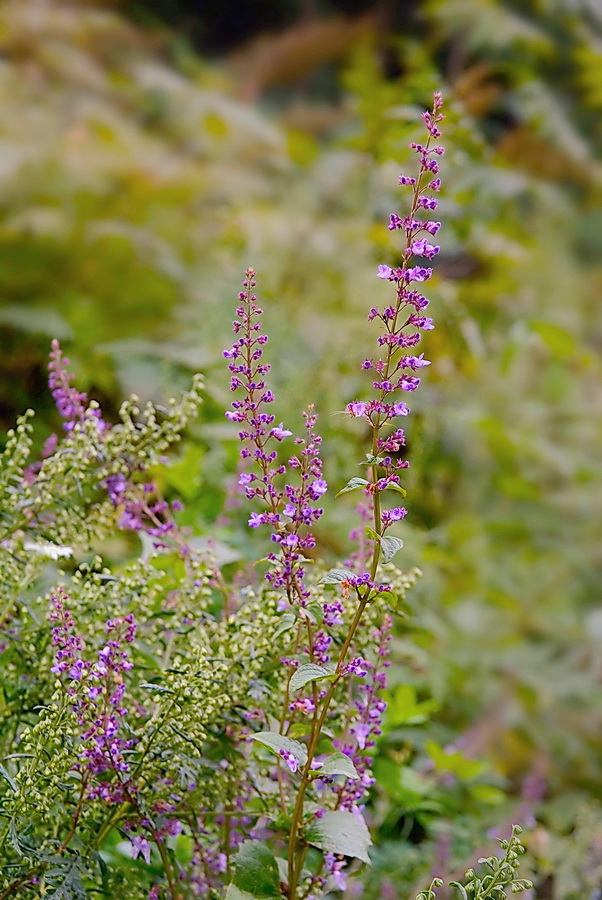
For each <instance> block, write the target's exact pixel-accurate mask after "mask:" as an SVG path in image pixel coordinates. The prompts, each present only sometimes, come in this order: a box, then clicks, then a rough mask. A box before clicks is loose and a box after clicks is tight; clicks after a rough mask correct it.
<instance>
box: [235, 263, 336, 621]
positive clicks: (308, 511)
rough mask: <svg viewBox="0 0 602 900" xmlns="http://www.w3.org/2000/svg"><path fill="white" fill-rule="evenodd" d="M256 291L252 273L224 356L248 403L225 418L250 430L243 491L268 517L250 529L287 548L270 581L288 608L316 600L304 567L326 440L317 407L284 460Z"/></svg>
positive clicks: (254, 520) (258, 516)
mask: <svg viewBox="0 0 602 900" xmlns="http://www.w3.org/2000/svg"><path fill="white" fill-rule="evenodd" d="M255 286H256V281H255V272H254V271H253V269H247V271H246V273H245V280H244V281H243V288H244V290H243V291H241V292H240V293H239V295H238V299H239V302H240V305H239V307H238V308H237V311H236V312H237V316H238V319H237V320H235V322H234V324H233V327H234V333H235V334H236V335H240V337H239V338H238V339H237V340H236V341H235V342H234V344H233V345H232V347H231V348H230V349H229V350H224V356H225V358H226V359H229V360H230V363H229V365H228V368H229V370H230V372H231V379H230V389H231V390H232V391H241V392H242V394H243V399H241V400H234V401H233V403H232V410H231V411H228V412H226V418H227V419H229V420H230V421H231V422H236V423H237V424H240V425H244V428H243V429H242V430H241V431H240V432H239V438H240V440H241V441H242V444H243V446H242V449H241V452H240V456H241V460H243V461H246V460H250V461H252V463H254V464H255V468H256V472H253V471H249V470H246V471H243V472H242V473H241V474H240V477H239V481H238V483H239V485H240V487H241V488H242V489H243V490H244V493H245V496H246V497H247V499H248V500H253V499H255V498H259V499H260V500H261V501H262V502H263V504H264V509H263V510H262V511H261V512H252V513H251V515H250V518H249V525H250V526H251V528H257V527H259V526H261V525H269V526H270V527H271V528H272V535H271V539H272V542H273V543H275V544H278V545H279V547H280V554H279V555H277V554H276V553H273V552H272V553H269V554H268V557H267V558H268V559H269V560H270V562H271V563H272V564H273V568H272V569H271V570H270V571H269V572H268V573H267V575H266V578H267V579H268V581H270V583H271V584H272V586H273V587H274V588H278V589H280V588H281V589H283V590H284V591H285V593H286V594H287V596H288V599H289V602H292V601H293V600H294V599H296V600H297V601H299V602H301V603H302V604H304V603H306V602H307V598H308V596H309V595H308V591H307V589H306V588H305V586H304V583H303V578H304V574H305V573H304V569H303V566H302V561H303V559H304V557H305V553H306V552H307V551H308V550H311V549H312V548H313V547H314V546H315V538H314V536H313V534H312V533H311V531H310V530H309V529H310V527H311V526H312V525H313V523H315V522H316V521H317V520H318V519H319V518H320V516H321V515H322V513H323V510H322V509H321V508H320V507H317V506H315V504H316V502H317V501H319V499H320V498H321V497H322V495H323V494H325V493H326V491H327V490H328V485H327V483H326V481H325V480H324V478H323V477H322V461H321V459H320V444H321V441H322V439H321V438H320V437H319V435H317V434H316V432H315V425H316V420H317V417H316V415H315V413H314V410H313V407H311V406H310V408H309V410H308V411H307V412H305V413H304V414H303V415H304V419H305V430H306V436H305V437H304V438H296V439H295V445H296V446H297V447H298V448H299V449H298V452H297V453H296V454H295V455H293V456H291V457H290V458H289V460H288V468H287V465H285V464H283V463H282V462H280V461H279V459H278V452H277V450H276V445H277V444H279V443H280V442H281V441H283V440H284V439H285V438H287V437H291V436H292V432H291V431H288V430H287V429H286V428H284V425H283V423H282V422H281V423H280V424H279V425H275V424H274V423H275V416H274V415H273V414H272V413H270V412H268V411H267V410H268V408H269V404H271V403H273V402H274V394H273V393H272V391H271V390H269V388H268V387H267V385H266V381H265V376H266V375H267V373H268V372H269V371H270V366H269V364H267V363H265V362H263V359H262V358H263V347H264V346H265V344H266V343H267V340H268V338H267V336H266V335H265V334H263V333H262V331H261V323H260V321H259V317H260V316H261V314H262V310H261V309H260V308H259V307H258V306H257V295H256V294H255V293H253V289H254V288H255ZM287 471H295V472H297V474H298V482H299V483H298V485H296V486H295V485H292V484H285V485H284V486H281V485H280V480H281V479H282V476H284V475H285V474H286V473H287Z"/></svg>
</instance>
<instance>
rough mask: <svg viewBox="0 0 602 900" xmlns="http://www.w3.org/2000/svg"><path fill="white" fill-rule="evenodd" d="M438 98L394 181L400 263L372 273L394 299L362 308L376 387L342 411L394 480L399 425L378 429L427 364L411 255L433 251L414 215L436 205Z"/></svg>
mask: <svg viewBox="0 0 602 900" xmlns="http://www.w3.org/2000/svg"><path fill="white" fill-rule="evenodd" d="M442 103H443V101H442V97H441V94H439V93H436V94H435V95H434V101H433V108H432V111H431V112H425V113H424V122H425V125H426V129H427V133H428V134H427V140H426V142H425V144H416V143H412V144H411V145H410V146H411V147H412V149H413V150H414V151H415V152H416V153H417V154H418V156H419V159H420V168H419V172H418V176H417V177H413V176H409V175H401V176H400V178H399V183H400V184H401V185H404V186H407V187H409V189H410V190H411V191H412V204H411V209H410V213H409V215H407V216H399V215H397V214H392V215H391V217H390V221H389V229H390V230H391V231H397V230H400V231H402V232H403V233H404V234H405V237H406V246H405V249H404V251H403V254H402V260H401V265H400V266H398V267H395V268H393V267H391V266H388V265H380V266H379V267H378V277H379V278H381V279H384V280H385V281H390V282H392V283H393V284H395V286H396V291H397V298H396V302H395V303H394V304H392V305H390V306H386V307H385V308H384V309H379V308H377V307H372V308H371V309H370V312H369V314H368V320H369V321H372V320H374V319H377V320H379V321H380V322H381V324H382V326H383V331H382V333H381V334H380V336H379V337H378V345H379V347H380V348H381V353H382V356H381V357H379V358H373V359H366V360H365V361H364V363H363V365H362V368H363V369H365V370H368V371H371V372H372V373H373V377H374V380H373V382H372V386H373V388H374V390H375V391H376V392H377V399H374V400H369V401H359V400H354V401H352V402H351V403H349V404H348V406H347V411H348V412H349V414H350V415H351V416H352V417H353V418H364V419H366V420H367V421H368V423H369V424H370V427H371V429H372V430H373V431H374V433H375V445H374V450H375V458H376V459H377V460H378V465H380V466H382V468H383V469H384V470H385V479H387V481H388V483H397V476H396V475H395V472H396V471H397V470H398V469H402V468H407V466H408V463H407V461H405V460H400V459H399V458H397V457H395V456H394V455H393V454H396V453H398V452H399V450H400V449H401V448H402V447H403V446H404V444H405V435H404V432H403V430H402V429H400V428H397V429H396V430H395V431H394V432H393V433H391V434H389V435H388V436H381V434H380V429H381V428H382V427H383V426H384V425H387V424H393V422H394V420H395V419H396V418H398V417H399V416H407V415H408V413H409V411H410V410H409V408H408V405H407V404H406V402H405V401H403V400H400V399H399V393H398V392H400V391H401V392H403V393H404V394H408V393H412V392H413V391H415V390H416V388H417V387H418V386H419V384H420V378H419V377H418V375H417V374H416V373H417V372H418V371H419V370H420V369H422V368H424V367H425V366H429V365H430V361H429V360H428V359H425V358H424V354H423V353H420V354H419V355H416V354H415V352H414V348H415V347H416V346H417V345H418V344H419V343H420V339H421V331H430V330H431V329H433V328H434V324H433V320H432V319H431V318H430V317H429V316H425V315H423V313H424V310H425V309H426V308H427V306H428V303H429V301H428V299H427V298H426V297H425V296H424V295H423V294H422V293H421V292H420V290H419V289H418V288H417V287H416V285H418V284H422V283H424V282H426V281H428V280H429V279H430V278H431V276H432V274H433V270H432V268H430V267H428V266H423V265H422V264H420V263H418V264H417V263H416V260H426V261H427V262H430V261H432V260H433V259H434V258H435V256H436V255H437V254H438V252H439V247H438V246H436V245H435V244H432V243H430V241H429V239H428V238H427V237H424V236H423V235H424V234H425V233H426V234H427V235H430V236H434V235H436V234H437V232H438V231H439V228H440V227H441V223H440V222H436V221H434V220H431V219H420V218H417V216H418V215H419V214H420V212H421V211H426V212H427V213H429V212H432V211H434V210H436V209H437V199H436V198H435V197H433V196H432V194H433V193H436V192H437V191H438V190H439V189H440V187H441V179H440V178H439V177H438V174H439V162H438V157H440V156H442V155H443V153H444V148H443V147H441V146H439V145H437V144H436V143H434V142H435V141H436V140H437V139H438V138H439V137H440V136H441V131H440V129H439V127H438V123H439V122H440V121H441V119H443V115H442V114H441V112H440V109H441V106H442ZM396 395H397V396H396ZM376 487H377V489H378V490H379V491H381V490H383V485H380V484H379V485H377V486H376ZM384 487H386V484H385V485H384ZM405 514H406V511H405V509H403V508H399V509H396V510H390V511H389V513H388V514H387V516H384V517H383V522H382V524H383V526H384V527H388V526H389V525H390V524H391V523H392V522H393V521H400V520H401V519H402V518H403V517H404V516H405Z"/></svg>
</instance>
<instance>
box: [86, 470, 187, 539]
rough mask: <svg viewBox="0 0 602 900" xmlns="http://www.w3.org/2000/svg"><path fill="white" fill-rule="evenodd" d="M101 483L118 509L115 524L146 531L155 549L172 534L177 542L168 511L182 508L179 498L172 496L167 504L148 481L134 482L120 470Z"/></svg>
mask: <svg viewBox="0 0 602 900" xmlns="http://www.w3.org/2000/svg"><path fill="white" fill-rule="evenodd" d="M104 485H105V488H106V490H107V493H108V495H109V498H110V500H111V502H112V503H113V505H114V506H115V507H116V508H120V509H121V516H120V519H119V524H120V525H121V527H122V528H124V529H125V530H126V531H136V532H138V533H140V534H142V533H144V534H148V535H149V536H150V537H151V538H152V540H153V546H154V547H155V549H165V548H166V547H167V546H168V545H167V542H166V539H167V538H168V537H176V542H179V541H178V540H177V537H178V536H176V531H177V528H176V523H175V521H174V519H173V516H172V513H173V512H176V511H179V510H181V509H182V508H183V507H182V503H181V502H180V500H177V499H176V500H174V501H172V503H171V505H170V504H169V503H168V502H167V501H166V500H165V499H164V498H163V497H162V496H161V494H160V493H159V492H158V490H157V487H156V486H155V485H154V484H153V482H152V481H148V482H145V483H144V484H143V485H139V484H135V483H133V482H132V481H130V480H129V479H128V478H127V477H126V475H124V474H123V472H118V473H117V474H116V475H109V476H108V477H107V478H106V479H105V482H104Z"/></svg>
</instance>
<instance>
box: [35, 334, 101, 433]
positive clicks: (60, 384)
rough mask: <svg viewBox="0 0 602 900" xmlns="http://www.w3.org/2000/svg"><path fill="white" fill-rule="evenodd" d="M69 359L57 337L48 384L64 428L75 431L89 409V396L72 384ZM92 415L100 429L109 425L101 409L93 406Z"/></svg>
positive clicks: (52, 349)
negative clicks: (64, 354) (68, 367)
mask: <svg viewBox="0 0 602 900" xmlns="http://www.w3.org/2000/svg"><path fill="white" fill-rule="evenodd" d="M68 365H69V360H68V359H67V357H65V356H63V351H62V350H61V347H60V344H59V342H58V341H57V340H56V339H55V340H53V341H52V344H51V351H50V362H49V363H48V385H49V387H50V390H51V393H52V396H53V397H54V402H55V403H56V408H57V409H58V411H59V413H60V414H61V416H62V417H63V418H64V419H65V422H64V423H63V428H64V429H65V431H73V429H74V428H75V426H76V425H77V424H78V423H79V424H82V423H83V422H84V420H85V417H86V410H87V409H88V397H87V395H86V394H84V393H82V392H81V391H78V390H77V388H74V387H73V386H72V384H71V382H72V381H73V377H74V376H73V374H72V373H70V372H68V371H67V366H68ZM90 412H91V415H92V416H93V417H94V418H95V419H96V420H97V426H98V430H99V431H104V430H105V428H106V427H107V424H106V422H104V421H103V419H102V416H101V413H100V410H99V409H94V408H92V409H91V410H90Z"/></svg>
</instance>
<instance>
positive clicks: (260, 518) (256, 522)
mask: <svg viewBox="0 0 602 900" xmlns="http://www.w3.org/2000/svg"><path fill="white" fill-rule="evenodd" d="M265 523H266V517H265V514H264V513H256V512H252V513H251V515H250V517H249V525H250V526H251V528H258V527H259V526H260V525H265Z"/></svg>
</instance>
